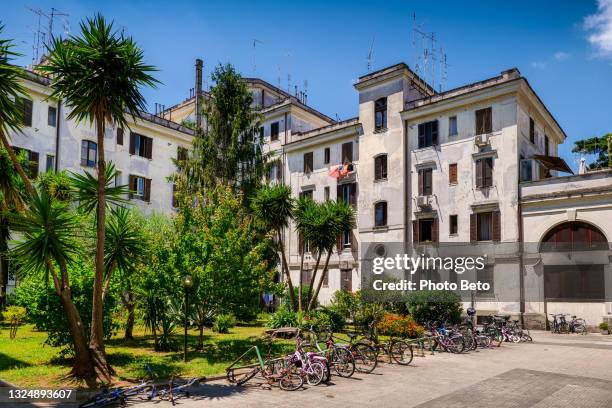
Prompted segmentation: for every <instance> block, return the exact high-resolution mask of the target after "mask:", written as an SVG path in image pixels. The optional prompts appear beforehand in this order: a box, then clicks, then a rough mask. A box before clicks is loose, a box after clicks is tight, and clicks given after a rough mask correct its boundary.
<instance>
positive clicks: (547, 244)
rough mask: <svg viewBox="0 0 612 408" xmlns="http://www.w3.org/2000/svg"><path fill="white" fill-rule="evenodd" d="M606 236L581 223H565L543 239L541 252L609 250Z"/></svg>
mask: <svg viewBox="0 0 612 408" xmlns="http://www.w3.org/2000/svg"><path fill="white" fill-rule="evenodd" d="M608 246H609V245H608V242H607V239H606V237H605V236H604V234H603V233H602V232H601V231H600V230H599V229H598V228H596V227H594V226H592V225H590V224H587V223H584V222H580V221H573V222H565V223H563V224H561V225H558V226H557V227H555V228H553V229H552V230H550V231H549V232H548V233H547V234H546V235H545V236H544V239H542V246H541V248H540V251H541V252H549V251H589V250H602V249H605V250H608Z"/></svg>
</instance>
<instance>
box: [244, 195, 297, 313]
mask: <svg viewBox="0 0 612 408" xmlns="http://www.w3.org/2000/svg"><path fill="white" fill-rule="evenodd" d="M294 207H295V200H294V199H293V197H291V189H290V188H289V187H287V186H285V185H282V184H277V185H270V186H263V187H261V188H260V189H259V190H258V191H257V193H256V195H255V197H254V198H253V200H252V202H251V209H252V211H253V213H254V214H255V216H256V217H257V219H258V220H259V221H260V222H261V223H262V224H263V225H265V226H266V227H267V228H268V229H269V230H270V231H271V232H272V233H273V234H274V236H275V244H276V249H277V251H278V252H279V253H280V258H281V269H282V270H283V272H284V274H285V279H286V282H287V289H288V291H289V297H290V300H291V305H293V306H292V307H293V308H295V305H296V299H295V293H294V290H293V282H292V280H291V274H290V272H289V264H288V263H287V254H286V253H285V242H284V239H283V230H284V229H285V228H287V227H288V226H289V221H290V220H291V217H292V216H293V211H294Z"/></svg>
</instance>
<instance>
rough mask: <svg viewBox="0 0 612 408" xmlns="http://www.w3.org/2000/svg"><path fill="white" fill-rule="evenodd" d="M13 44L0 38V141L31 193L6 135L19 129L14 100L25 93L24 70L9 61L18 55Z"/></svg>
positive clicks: (1, 27) (20, 120)
mask: <svg viewBox="0 0 612 408" xmlns="http://www.w3.org/2000/svg"><path fill="white" fill-rule="evenodd" d="M2 31H4V25H3V24H1V23H0V35H2ZM14 46H15V45H14V44H13V42H12V40H7V39H2V38H0V141H1V142H2V146H3V147H4V149H5V150H6V153H7V154H8V155H9V157H10V160H11V162H12V163H13V166H14V167H15V170H17V173H18V174H19V176H20V177H21V179H22V180H23V183H24V185H25V188H26V191H27V192H28V193H29V194H32V193H33V192H34V187H33V186H32V183H31V182H30V180H29V179H28V176H27V175H26V173H25V171H24V170H23V166H22V165H21V162H20V160H19V158H18V157H17V155H16V154H15V151H14V150H13V147H12V146H11V144H10V143H9V136H8V133H9V130H13V131H15V132H19V131H20V127H21V125H22V123H23V112H22V111H21V110H20V109H19V107H18V105H17V103H16V101H17V100H18V98H19V97H21V96H22V95H25V94H26V90H25V88H24V87H23V86H22V85H21V83H20V82H19V81H20V80H21V79H22V78H23V76H24V71H23V70H22V69H21V68H19V67H18V66H16V65H12V64H11V63H10V62H11V60H12V59H14V58H15V57H18V56H19V55H20V54H18V53H16V52H14V51H13V50H12V49H13V47H14Z"/></svg>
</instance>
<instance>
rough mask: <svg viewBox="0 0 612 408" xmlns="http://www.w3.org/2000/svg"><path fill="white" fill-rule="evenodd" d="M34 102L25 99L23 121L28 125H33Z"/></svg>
mask: <svg viewBox="0 0 612 408" xmlns="http://www.w3.org/2000/svg"><path fill="white" fill-rule="evenodd" d="M32 107H33V103H32V101H31V100H29V99H23V121H24V124H25V125H26V126H32Z"/></svg>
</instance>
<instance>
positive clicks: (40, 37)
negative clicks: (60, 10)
mask: <svg viewBox="0 0 612 408" xmlns="http://www.w3.org/2000/svg"><path fill="white" fill-rule="evenodd" d="M26 7H27V9H28V10H30V11H31V12H32V13H34V14H36V15H37V16H38V23H37V28H36V31H34V42H33V43H32V66H34V65H36V64H38V63H39V62H40V59H39V58H40V49H41V47H43V46H44V45H45V34H44V33H43V31H42V25H41V24H42V21H41V20H42V17H46V18H49V16H48V15H47V13H45V12H44V11H42V10H41V9H39V8H38V9H33V8H32V7H30V6H26Z"/></svg>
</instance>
